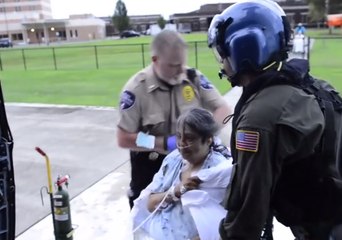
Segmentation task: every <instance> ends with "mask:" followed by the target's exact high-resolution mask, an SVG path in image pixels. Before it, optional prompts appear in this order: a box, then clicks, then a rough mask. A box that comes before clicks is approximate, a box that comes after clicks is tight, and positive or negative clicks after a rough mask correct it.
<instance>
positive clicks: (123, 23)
mask: <svg viewBox="0 0 342 240" xmlns="http://www.w3.org/2000/svg"><path fill="white" fill-rule="evenodd" d="M112 19H113V24H114V26H115V27H116V29H118V30H119V32H122V31H123V30H126V29H128V28H129V17H128V16H127V9H126V5H125V3H124V2H123V1H122V0H118V1H117V2H116V6H115V11H114V15H113V18H112Z"/></svg>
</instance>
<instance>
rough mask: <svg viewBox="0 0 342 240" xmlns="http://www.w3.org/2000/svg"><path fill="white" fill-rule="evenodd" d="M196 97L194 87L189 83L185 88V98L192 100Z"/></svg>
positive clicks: (188, 100)
mask: <svg viewBox="0 0 342 240" xmlns="http://www.w3.org/2000/svg"><path fill="white" fill-rule="evenodd" d="M194 97H195V92H194V89H193V88H192V87H191V86H189V85H187V86H185V87H184V88H183V98H184V100H185V101H187V102H190V101H191V100H192V99H194Z"/></svg>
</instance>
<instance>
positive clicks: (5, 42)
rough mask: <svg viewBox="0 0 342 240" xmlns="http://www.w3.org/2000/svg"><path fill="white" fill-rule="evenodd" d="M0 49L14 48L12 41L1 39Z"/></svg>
mask: <svg viewBox="0 0 342 240" xmlns="http://www.w3.org/2000/svg"><path fill="white" fill-rule="evenodd" d="M0 47H2V48H5V47H7V48H8V47H13V44H12V42H11V40H9V39H8V38H2V39H0Z"/></svg>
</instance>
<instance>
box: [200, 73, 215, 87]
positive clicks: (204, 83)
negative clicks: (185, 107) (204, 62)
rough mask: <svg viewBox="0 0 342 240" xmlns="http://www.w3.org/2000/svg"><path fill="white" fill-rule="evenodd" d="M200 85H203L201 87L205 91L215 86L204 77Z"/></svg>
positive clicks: (201, 77)
mask: <svg viewBox="0 0 342 240" xmlns="http://www.w3.org/2000/svg"><path fill="white" fill-rule="evenodd" d="M200 83H201V87H202V88H203V89H204V90H209V89H212V88H213V85H212V84H211V82H210V81H209V80H208V78H206V77H205V76H204V75H201V76H200Z"/></svg>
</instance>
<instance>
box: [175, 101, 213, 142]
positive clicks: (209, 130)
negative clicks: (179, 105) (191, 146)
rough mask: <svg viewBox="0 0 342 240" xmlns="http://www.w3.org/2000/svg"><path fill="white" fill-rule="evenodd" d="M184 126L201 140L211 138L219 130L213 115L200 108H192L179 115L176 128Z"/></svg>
mask: <svg viewBox="0 0 342 240" xmlns="http://www.w3.org/2000/svg"><path fill="white" fill-rule="evenodd" d="M185 125H187V126H189V127H190V128H191V130H193V131H194V132H196V133H198V134H199V135H200V136H201V137H202V139H203V140H205V139H208V138H210V137H213V136H214V135H216V133H217V132H218V130H219V126H218V124H217V123H216V122H215V119H214V117H213V114H212V113H211V112H209V111H208V110H205V109H202V108H193V109H191V110H190V111H188V112H185V113H183V114H182V115H180V116H179V118H178V120H177V128H179V127H184V126H185Z"/></svg>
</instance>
